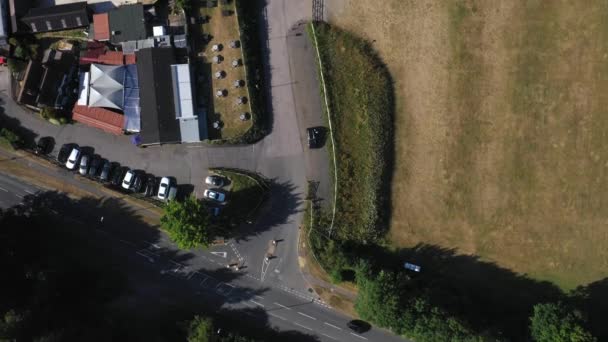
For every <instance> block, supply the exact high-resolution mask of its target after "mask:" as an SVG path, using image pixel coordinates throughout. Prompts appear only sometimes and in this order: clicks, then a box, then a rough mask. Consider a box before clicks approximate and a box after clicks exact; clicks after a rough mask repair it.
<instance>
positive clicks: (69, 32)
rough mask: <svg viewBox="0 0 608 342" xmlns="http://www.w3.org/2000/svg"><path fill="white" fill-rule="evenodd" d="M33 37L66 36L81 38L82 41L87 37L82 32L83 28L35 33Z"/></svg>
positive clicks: (67, 37) (68, 37)
mask: <svg viewBox="0 0 608 342" xmlns="http://www.w3.org/2000/svg"><path fill="white" fill-rule="evenodd" d="M34 37H36V39H41V38H66V39H75V40H82V41H86V40H87V39H88V37H87V35H86V34H85V33H84V30H82V29H73V30H65V31H54V32H44V33H36V34H35V35H34Z"/></svg>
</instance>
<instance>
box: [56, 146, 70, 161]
mask: <svg viewBox="0 0 608 342" xmlns="http://www.w3.org/2000/svg"><path fill="white" fill-rule="evenodd" d="M71 151H72V145H70V144H63V146H61V148H60V149H59V153H57V161H58V162H59V163H61V164H65V163H66V162H67V161H68V157H69V156H70V152H71Z"/></svg>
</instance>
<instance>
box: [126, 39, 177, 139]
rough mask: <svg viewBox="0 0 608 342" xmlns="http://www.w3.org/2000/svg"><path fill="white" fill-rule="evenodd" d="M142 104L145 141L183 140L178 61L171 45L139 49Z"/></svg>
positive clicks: (141, 133) (138, 65)
mask: <svg viewBox="0 0 608 342" xmlns="http://www.w3.org/2000/svg"><path fill="white" fill-rule="evenodd" d="M135 55H136V57H137V75H138V78H139V96H140V106H141V132H140V138H141V144H142V145H152V144H164V143H179V142H181V135H180V128H179V122H178V120H176V117H175V106H174V104H173V88H172V76H171V68H170V66H171V64H176V62H177V60H176V58H175V51H174V50H173V49H170V48H147V49H141V50H139V51H137V52H136V54H135Z"/></svg>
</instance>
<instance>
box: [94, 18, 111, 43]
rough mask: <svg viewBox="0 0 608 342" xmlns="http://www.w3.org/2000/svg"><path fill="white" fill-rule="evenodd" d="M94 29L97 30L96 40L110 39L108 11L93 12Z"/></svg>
mask: <svg viewBox="0 0 608 342" xmlns="http://www.w3.org/2000/svg"><path fill="white" fill-rule="evenodd" d="M93 31H95V40H109V39H110V22H109V20H108V13H100V14H93Z"/></svg>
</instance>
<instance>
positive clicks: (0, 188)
mask: <svg viewBox="0 0 608 342" xmlns="http://www.w3.org/2000/svg"><path fill="white" fill-rule="evenodd" d="M0 190H2V191H4V192H8V190H6V189H5V188H2V187H0Z"/></svg>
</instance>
